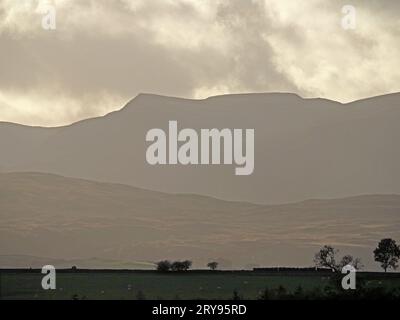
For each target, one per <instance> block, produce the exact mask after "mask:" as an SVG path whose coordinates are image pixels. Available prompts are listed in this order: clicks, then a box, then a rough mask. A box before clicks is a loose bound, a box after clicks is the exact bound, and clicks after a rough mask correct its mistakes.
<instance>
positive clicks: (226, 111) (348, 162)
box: [0, 93, 400, 204]
mask: <svg viewBox="0 0 400 320" xmlns="http://www.w3.org/2000/svg"><path fill="white" fill-rule="evenodd" d="M399 104H400V94H391V95H386V96H380V97H375V98H370V99H365V100H361V101H356V102H353V103H349V104H340V103H337V102H333V101H329V100H324V99H303V98H301V97H299V96H297V95H294V94H279V93H276V94H247V95H227V96H219V97H213V98H209V99H206V100H186V99H178V98H171V97H162V96H156V95H148V94H142V95H139V96H138V97H136V98H135V99H133V100H132V101H131V102H129V103H128V104H127V105H126V106H125V107H124V108H123V109H122V110H120V111H117V112H113V113H111V114H108V115H107V116H105V117H100V118H95V119H90V120H85V121H81V122H78V123H75V124H72V125H70V126H66V127H58V128H36V127H26V126H21V125H16V124H10V123H0V150H1V157H0V170H2V171H3V172H13V171H14V172H21V171H27V172H43V173H53V174H60V175H64V176H70V177H75V178H84V179H90V180H96V181H101V182H111V183H122V184H127V185H132V186H137V187H140V188H144V189H150V190H157V191H162V192H171V193H190V194H201V195H207V196H212V197H217V198H220V199H225V200H239V201H249V202H253V203H260V204H279V203H288V202H296V201H302V200H306V199H309V198H341V197H347V196H355V195H361V194H391V193H400V148H399V147H398V141H399V139H400V126H399V121H400V107H399ZM171 120H177V121H178V125H179V127H180V128H181V129H182V128H194V129H201V128H205V129H206V128H209V129H211V128H214V127H215V128H219V129H223V128H231V129H233V128H237V129H255V132H256V133H255V172H254V174H253V175H251V176H243V177H238V176H235V174H234V167H233V166H195V167H194V166H186V167H185V166H158V167H153V166H150V165H148V164H147V162H146V149H147V147H148V146H149V144H148V143H146V141H145V137H146V133H147V132H148V130H150V129H153V128H163V129H165V130H166V131H167V128H168V122H169V121H171Z"/></svg>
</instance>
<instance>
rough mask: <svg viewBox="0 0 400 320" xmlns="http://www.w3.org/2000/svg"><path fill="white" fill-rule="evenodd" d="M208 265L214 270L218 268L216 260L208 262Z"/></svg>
mask: <svg viewBox="0 0 400 320" xmlns="http://www.w3.org/2000/svg"><path fill="white" fill-rule="evenodd" d="M207 267H209V268H210V269H211V270H212V271H215V270H217V268H218V262H215V261H213V262H210V263H208V264H207Z"/></svg>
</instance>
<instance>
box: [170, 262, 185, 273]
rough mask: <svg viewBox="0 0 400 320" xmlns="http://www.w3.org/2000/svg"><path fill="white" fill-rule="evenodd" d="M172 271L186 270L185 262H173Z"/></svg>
mask: <svg viewBox="0 0 400 320" xmlns="http://www.w3.org/2000/svg"><path fill="white" fill-rule="evenodd" d="M171 270H172V271H175V272H177V271H183V270H184V265H183V262H180V261H175V262H173V263H172V265H171Z"/></svg>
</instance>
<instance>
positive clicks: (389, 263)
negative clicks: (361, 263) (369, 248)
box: [374, 239, 400, 272]
mask: <svg viewBox="0 0 400 320" xmlns="http://www.w3.org/2000/svg"><path fill="white" fill-rule="evenodd" d="M374 257H375V261H376V262H379V263H380V264H381V267H382V268H383V270H385V272H387V269H390V268H392V269H393V270H396V269H397V267H398V264H397V262H398V261H399V258H400V247H399V246H398V245H397V244H396V241H394V240H393V239H382V240H381V241H380V242H379V244H378V247H377V248H376V249H375V250H374Z"/></svg>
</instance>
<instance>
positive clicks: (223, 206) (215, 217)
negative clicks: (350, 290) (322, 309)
mask: <svg viewBox="0 0 400 320" xmlns="http://www.w3.org/2000/svg"><path fill="white" fill-rule="evenodd" d="M0 220H1V221H2V223H1V225H0V255H1V256H5V255H12V256H21V255H26V256H37V257H49V258H51V259H52V260H51V261H53V259H62V260H75V261H79V260H86V261H87V260H90V259H92V258H94V257H96V258H98V259H105V260H113V261H115V260H117V261H122V262H127V263H129V262H135V261H147V262H152V261H157V260H160V259H165V258H169V259H184V258H188V259H193V260H194V261H195V263H196V265H197V266H201V267H204V265H205V263H206V262H207V261H209V260H210V259H217V260H219V261H220V262H221V266H222V267H225V268H231V267H234V268H240V267H250V266H257V265H258V266H276V265H288V266H290V265H293V266H308V265H310V264H312V258H313V254H314V253H315V251H317V250H318V249H319V247H320V246H322V245H324V244H332V245H334V246H336V247H338V248H340V249H342V250H343V253H352V254H355V255H358V256H361V257H362V258H363V260H364V263H365V264H366V266H367V267H368V268H370V269H374V268H375V267H376V265H375V263H373V261H372V253H371V252H372V250H373V248H374V246H375V245H376V244H377V242H378V241H379V240H380V239H381V238H383V237H393V238H395V239H399V236H400V234H399V230H400V196H396V195H371V196H358V197H352V198H345V199H331V200H309V201H304V202H300V203H292V204H286V205H275V206H265V205H263V206H261V205H253V204H249V203H240V202H227V201H221V200H217V199H214V198H208V197H203V196H196V195H169V194H164V193H159V192H154V191H147V190H143V189H138V188H134V187H130V186H126V185H118V184H107V183H98V182H92V181H87V180H81V179H72V178H64V177H61V176H55V175H49V174H38V173H14V174H0ZM28 261H32V260H29V259H27V262H26V263H27V264H28V263H29V262H28ZM0 262H1V263H2V264H3V263H4V259H0ZM18 263H19V264H18V266H21V264H23V262H21V260H18ZM88 265H90V263H89V264H87V263H86V264H85V266H88ZM3 266H4V265H3ZM7 267H10V265H7Z"/></svg>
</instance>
